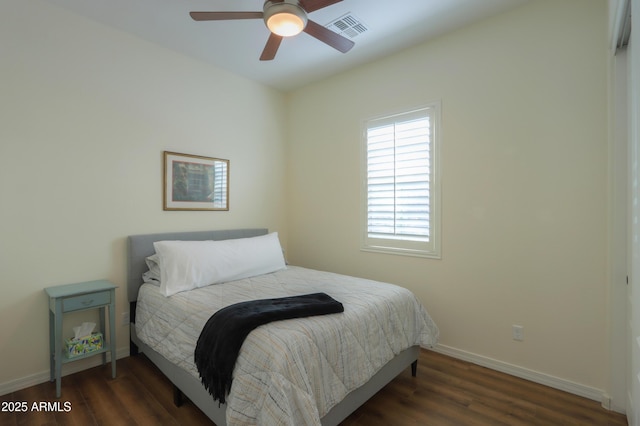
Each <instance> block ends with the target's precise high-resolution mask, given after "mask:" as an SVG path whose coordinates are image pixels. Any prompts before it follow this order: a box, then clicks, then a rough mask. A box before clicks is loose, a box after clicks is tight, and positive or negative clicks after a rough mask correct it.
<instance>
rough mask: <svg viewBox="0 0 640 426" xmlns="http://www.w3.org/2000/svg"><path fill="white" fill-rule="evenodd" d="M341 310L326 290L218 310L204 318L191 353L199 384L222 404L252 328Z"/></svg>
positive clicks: (238, 304)
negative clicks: (199, 380)
mask: <svg viewBox="0 0 640 426" xmlns="http://www.w3.org/2000/svg"><path fill="white" fill-rule="evenodd" d="M339 312H344V307H343V306H342V303H340V302H338V301H336V300H335V299H333V298H331V297H330V296H329V295H327V294H325V293H314V294H305V295H302V296H291V297H282V298H277V299H263V300H251V301H248V302H241V303H236V304H234V305H229V306H227V307H225V308H222V309H220V310H219V311H218V312H216V313H214V314H213V315H212V316H211V318H209V320H208V321H207V323H206V324H205V326H204V328H203V329H202V332H201V333H200V337H198V344H197V345H196V350H195V353H194V360H195V363H196V366H197V367H198V373H200V378H201V379H202V384H203V385H204V387H205V388H206V389H207V390H209V393H210V394H211V395H212V396H213V399H215V400H218V401H220V403H221V404H224V403H225V396H226V395H227V393H228V392H229V390H231V381H232V378H231V374H232V373H233V367H234V366H235V364H236V359H237V358H238V353H239V352H240V347H241V346H242V343H243V342H244V339H245V338H246V337H247V336H248V335H249V333H250V332H251V330H253V329H254V328H257V327H259V326H261V325H263V324H267V323H269V322H272V321H280V320H287V319H293V318H302V317H308V316H314V315H325V314H335V313H339Z"/></svg>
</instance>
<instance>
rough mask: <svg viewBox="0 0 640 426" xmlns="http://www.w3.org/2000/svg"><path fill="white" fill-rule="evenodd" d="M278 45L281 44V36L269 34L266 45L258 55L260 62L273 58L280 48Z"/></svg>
mask: <svg viewBox="0 0 640 426" xmlns="http://www.w3.org/2000/svg"><path fill="white" fill-rule="evenodd" d="M280 43H282V36H279V35H277V34H273V33H271V35H269V39H268V40H267V44H266V45H265V46H264V50H263V51H262V55H260V60H261V61H271V60H272V59H273V58H275V57H276V52H278V48H279V47H280Z"/></svg>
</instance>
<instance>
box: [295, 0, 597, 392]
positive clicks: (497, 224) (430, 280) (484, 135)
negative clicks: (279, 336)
mask: <svg viewBox="0 0 640 426" xmlns="http://www.w3.org/2000/svg"><path fill="white" fill-rule="evenodd" d="M606 26H607V8H606V2H604V1H600V0H563V1H557V0H538V1H533V2H530V3H528V4H526V5H525V6H523V7H521V8H518V9H515V10H513V11H511V12H508V13H506V14H503V15H500V16H497V17H494V18H492V19H489V20H487V21H484V22H482V23H479V24H476V25H474V26H471V27H468V28H466V29H463V30H460V31H457V32H455V33H453V34H450V35H447V36H443V37H441V38H439V39H437V40H435V41H433V42H430V43H426V44H423V45H420V46H417V47H415V48H412V49H409V50H406V51H404V52H402V53H399V54H396V55H394V56H392V57H389V58H387V59H384V60H381V61H378V62H375V63H373V64H369V65H367V66H364V67H361V68H359V69H356V70H353V71H350V72H347V73H344V74H342V75H340V76H337V77H334V78H332V79H329V80H326V81H323V82H320V83H317V84H313V85H311V86H308V87H306V88H304V89H301V90H298V91H296V92H295V93H293V94H291V96H290V99H289V121H288V122H289V132H290V134H289V136H290V137H289V139H288V141H289V146H288V150H287V153H288V155H289V157H288V171H289V179H288V195H289V202H290V218H291V220H290V226H289V240H288V242H289V252H290V260H291V261H292V263H296V264H301V265H304V266H309V267H314V268H319V269H327V270H332V271H336V272H341V273H347V274H353V275H357V276H364V277H371V278H374V279H379V280H384V281H390V282H395V283H398V284H401V285H404V286H406V287H408V288H410V289H411V290H413V291H414V292H415V293H416V294H417V295H418V296H419V297H420V299H421V300H422V301H423V302H424V304H425V305H426V306H427V308H428V310H429V311H430V313H431V314H432V315H433V316H434V318H435V320H436V322H437V323H438V324H439V326H440V328H441V343H442V344H443V345H445V346H447V347H449V348H452V349H455V350H456V351H459V352H460V353H463V352H469V353H472V354H476V355H478V356H481V357H486V358H489V359H494V360H499V361H500V362H501V363H503V364H512V365H515V366H519V367H521V368H523V369H529V370H533V371H535V372H539V373H542V374H543V375H550V376H553V377H557V378H560V379H562V380H564V381H567V382H575V383H577V384H580V385H583V386H585V387H588V388H593V389H596V390H604V391H606V386H607V385H606V381H607V378H608V374H609V372H608V367H607V350H608V346H607V338H608V335H607V318H608V312H607V306H608V305H607V300H606V299H607V294H608V284H607V270H606V254H607V252H606V249H607V246H606V243H607V239H606V231H607V228H606V227H607V217H606V214H607V192H606V190H607V188H606V183H607V75H606V55H607V33H606ZM432 100H441V101H442V125H443V127H442V153H441V155H442V203H443V204H442V217H443V221H442V234H443V240H442V260H431V259H422V258H411V257H402V256H393V255H383V254H374V253H365V252H361V251H359V242H360V234H359V232H360V224H361V220H360V217H359V213H360V206H359V203H360V144H361V137H360V132H361V123H362V121H363V120H364V119H366V118H369V117H371V116H377V115H380V114H384V113H387V112H394V111H397V110H398V109H403V108H411V107H414V106H418V105H421V104H424V103H426V102H429V101H432ZM512 324H519V325H523V326H524V341H523V342H515V341H514V340H512V337H511V326H512Z"/></svg>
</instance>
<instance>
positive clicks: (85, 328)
mask: <svg viewBox="0 0 640 426" xmlns="http://www.w3.org/2000/svg"><path fill="white" fill-rule="evenodd" d="M95 327H96V323H95V322H83V323H82V324H81V325H79V326H77V327H73V332H74V333H75V334H76V336H75V339H76V340H82V339H83V338H85V337H88V336H91V333H92V332H93V329H94V328H95Z"/></svg>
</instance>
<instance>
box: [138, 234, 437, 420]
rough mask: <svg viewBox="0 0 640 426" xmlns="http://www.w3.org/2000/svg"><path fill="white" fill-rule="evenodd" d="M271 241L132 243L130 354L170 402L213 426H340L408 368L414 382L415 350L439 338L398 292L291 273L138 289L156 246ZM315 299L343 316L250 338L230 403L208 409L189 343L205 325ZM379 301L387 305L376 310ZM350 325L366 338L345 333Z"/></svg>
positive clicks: (260, 331)
mask: <svg viewBox="0 0 640 426" xmlns="http://www.w3.org/2000/svg"><path fill="white" fill-rule="evenodd" d="M267 235H273V234H269V233H268V230H267V229H263V228H257V229H240V230H221V231H202V232H178V233H159V234H147V235H132V236H129V238H128V265H127V284H128V290H127V294H128V299H129V302H130V306H131V312H130V318H131V353H132V354H135V353H137V352H142V353H144V354H145V355H146V356H147V357H148V358H149V359H150V360H151V361H152V362H153V363H154V364H155V365H156V366H157V367H158V368H159V369H160V370H161V371H162V372H163V374H164V375H165V376H166V377H167V378H168V379H169V380H170V381H171V382H172V383H173V384H174V388H175V395H176V401H178V400H179V396H180V395H182V394H184V395H185V396H187V397H188V398H189V399H190V400H191V401H192V402H193V403H194V404H195V405H196V406H198V407H199V408H200V409H201V410H202V411H203V412H204V413H205V414H206V415H207V416H208V417H209V418H210V419H211V420H212V421H213V422H214V423H215V424H216V425H218V426H222V425H227V424H229V425H231V424H292V425H299V424H314V425H318V424H322V425H337V424H339V423H340V422H341V421H342V420H344V419H345V418H346V417H347V416H348V415H349V414H351V413H352V412H353V411H355V410H356V409H357V408H358V407H359V406H360V405H362V404H363V403H364V402H365V401H366V400H368V399H369V398H370V397H371V396H373V395H374V394H375V393H376V392H378V391H379V390H380V389H381V388H382V387H384V386H385V385H386V384H387V383H388V382H389V381H391V380H392V379H393V378H395V377H396V376H397V375H398V374H400V373H401V372H402V371H403V370H405V369H406V368H409V367H411V368H412V374H413V375H414V376H415V375H416V366H417V359H418V356H419V350H420V346H431V345H434V344H435V343H436V342H437V338H438V329H437V327H436V325H435V324H434V323H433V321H432V320H431V318H430V317H429V315H428V313H427V312H426V310H425V309H424V307H423V306H422V305H421V304H420V303H419V302H418V301H417V300H416V299H415V296H413V294H412V293H411V292H409V291H408V290H406V289H403V288H402V287H398V286H393V285H390V284H384V283H379V282H375V281H370V280H363V279H359V278H354V277H347V276H343V275H338V274H332V273H327V272H322V271H314V270H310V269H305V268H299V267H296V266H291V265H286V266H285V267H284V268H282V269H280V270H276V271H274V272H269V273H266V274H259V275H254V276H249V277H244V278H241V279H238V280H232V281H230V282H222V283H219V284H216V285H210V286H202V287H198V288H195V289H193V290H189V291H182V292H178V293H177V294H173V295H171V296H170V297H166V296H165V295H164V294H162V291H161V290H160V288H159V286H157V285H153V284H149V283H144V281H143V279H142V277H143V275H144V274H145V273H147V271H148V269H149V267H148V265H147V258H148V257H149V256H152V255H154V254H155V251H156V247H158V246H156V247H154V243H159V242H167V241H169V242H172V241H185V242H186V241H227V240H229V241H231V240H237V241H253V239H260V238H262V237H263V236H265V237H266V236H267ZM160 244H162V243H160ZM166 276H167V275H164V277H166ZM348 289H349V290H348ZM351 289H355V294H354V293H353V291H352V290H351ZM318 290H321V291H323V292H326V293H327V294H329V295H331V296H332V297H334V298H335V299H336V300H339V301H340V302H342V303H343V304H344V313H341V314H334V315H324V316H318V317H310V318H301V319H292V320H287V321H278V322H274V323H270V324H266V325H263V326H261V327H258V328H257V329H255V330H254V331H253V332H251V334H249V336H248V337H247V339H246V340H245V342H244V344H243V346H242V349H241V352H240V356H239V357H238V360H237V363H236V366H235V369H234V379H233V386H232V388H231V391H230V392H229V396H228V398H227V401H226V403H225V404H220V403H219V402H218V401H214V400H213V398H212V396H211V395H210V394H209V392H208V391H207V390H206V389H205V388H204V386H203V385H202V383H201V380H200V378H199V376H198V372H197V370H196V367H195V365H194V362H193V351H194V346H195V341H196V340H197V337H198V333H199V332H200V330H201V329H202V327H203V324H204V323H205V322H206V321H207V319H208V318H209V317H210V316H211V315H212V314H213V313H214V312H215V311H216V310H218V309H220V308H221V307H223V306H226V305H228V304H232V303H236V302H239V301H244V300H255V299H262V298H267V297H285V296H292V295H297V294H306V293H311V292H313V291H318ZM350 292H351V293H350ZM378 294H379V295H381V296H383V297H384V298H385V301H384V302H373V301H374V300H375V298H376V297H379V296H377V295H378ZM396 297H399V298H400V297H401V298H402V302H398V303H401V305H398V306H395V305H393V303H396V302H393V303H392V302H391V300H393V299H395V298H396ZM369 299H371V301H372V303H378V305H379V307H378V308H377V309H379V310H381V311H388V312H389V315H391V316H392V317H393V319H392V320H384V321H380V318H382V317H383V315H386V313H384V312H373V311H372V312H369V311H368V309H370V308H369V307H367V306H366V305H367V304H368V303H369V302H368V301H369ZM367 316H368V317H367ZM365 317H366V318H365ZM350 318H354V319H355V320H356V321H359V322H360V323H361V324H360V326H359V327H360V328H362V327H365V328H366V329H365V330H362V329H359V328H357V326H356V325H351V323H347V322H346V321H347V319H349V320H350ZM172 323H174V324H173V325H170V324H172ZM345 324H347V325H345ZM362 324H365V325H364V326H363V325H362ZM296 336H297V337H296ZM258 388H259V389H258ZM256 389H257V390H256Z"/></svg>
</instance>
